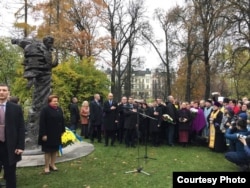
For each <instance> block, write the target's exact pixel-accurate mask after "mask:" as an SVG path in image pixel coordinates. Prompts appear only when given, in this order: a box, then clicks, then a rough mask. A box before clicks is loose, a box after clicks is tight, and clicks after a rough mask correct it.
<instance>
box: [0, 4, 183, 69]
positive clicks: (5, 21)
mask: <svg viewBox="0 0 250 188" xmlns="http://www.w3.org/2000/svg"><path fill="white" fill-rule="evenodd" d="M184 1H185V0H144V2H145V7H146V8H147V14H148V17H149V18H150V20H151V21H150V22H151V24H152V25H153V28H154V32H155V33H156V36H158V37H159V39H160V37H161V35H163V32H162V31H161V29H160V28H159V26H158V23H157V21H156V20H154V19H153V12H154V10H155V9H157V8H161V9H164V10H168V9H169V8H171V7H173V6H175V5H177V4H178V5H182V4H184ZM18 2H19V3H18ZM20 2H24V1H23V0H11V1H10V0H0V6H1V7H2V8H1V12H0V36H11V37H13V38H15V37H17V36H15V33H14V32H13V23H14V22H15V18H14V13H15V12H16V11H17V10H18V9H19V8H20V7H22V5H23V3H20ZM28 19H30V18H28ZM29 21H31V20H28V22H29ZM139 53H140V54H142V56H143V57H144V59H145V68H155V67H156V66H157V65H159V64H160V58H159V56H158V55H157V54H156V52H155V50H154V49H153V47H146V48H140V52H139Z"/></svg>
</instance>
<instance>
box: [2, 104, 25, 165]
mask: <svg viewBox="0 0 250 188" xmlns="http://www.w3.org/2000/svg"><path fill="white" fill-rule="evenodd" d="M24 132H25V128H24V118H23V111H22V108H21V107H20V106H19V105H17V104H14V103H12V102H7V103H6V109H5V142H6V145H7V150H8V156H9V164H10V165H12V164H14V163H16V162H18V161H20V160H21V159H22V157H21V155H16V154H15V150H16V149H22V150H24V147H25V145H24V143H25V142H24V140H25V134H24Z"/></svg>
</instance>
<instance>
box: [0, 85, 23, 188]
mask: <svg viewBox="0 0 250 188" xmlns="http://www.w3.org/2000/svg"><path fill="white" fill-rule="evenodd" d="M8 97H9V88H8V86H7V85H6V84H0V110H3V111H0V161H1V162H2V163H3V166H4V177H5V180H6V188H15V187H16V163H17V162H18V161H20V160H21V154H22V153H23V150H24V140H25V134H24V130H25V129H24V118H23V112H22V109H21V107H20V106H19V105H17V104H14V103H12V102H10V101H7V99H8Z"/></svg>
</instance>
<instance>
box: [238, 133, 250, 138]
mask: <svg viewBox="0 0 250 188" xmlns="http://www.w3.org/2000/svg"><path fill="white" fill-rule="evenodd" d="M236 136H237V138H238V139H239V138H244V139H250V135H248V136H247V135H243V134H236Z"/></svg>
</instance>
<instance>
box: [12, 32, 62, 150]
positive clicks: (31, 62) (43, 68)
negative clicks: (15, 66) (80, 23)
mask: <svg viewBox="0 0 250 188" xmlns="http://www.w3.org/2000/svg"><path fill="white" fill-rule="evenodd" d="M11 43H12V44H16V45H18V46H20V47H21V48H23V50H24V62H23V66H24V74H23V77H24V78H26V79H27V80H28V83H27V88H28V89H30V88H31V87H32V86H34V91H33V96H32V106H31V108H30V110H29V115H28V122H27V129H28V136H29V137H28V141H29V142H28V143H27V146H31V147H36V145H37V137H38V123H39V115H40V111H41V109H42V107H43V106H44V105H45V104H47V99H48V96H49V95H50V93H51V76H52V68H54V67H56V66H57V65H58V59H57V57H56V58H55V60H54V61H53V58H52V51H53V44H54V38H53V37H51V36H46V37H44V38H43V41H42V42H41V41H38V40H34V39H28V38H24V39H12V40H11ZM29 143H31V144H29Z"/></svg>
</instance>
